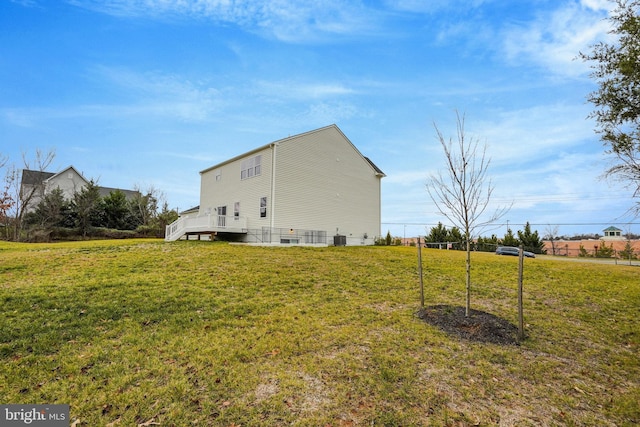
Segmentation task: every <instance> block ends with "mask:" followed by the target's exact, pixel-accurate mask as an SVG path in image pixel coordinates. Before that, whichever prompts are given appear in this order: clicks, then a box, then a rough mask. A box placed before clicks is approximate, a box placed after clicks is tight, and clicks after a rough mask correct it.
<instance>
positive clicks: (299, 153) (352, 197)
mask: <svg viewBox="0 0 640 427" xmlns="http://www.w3.org/2000/svg"><path fill="white" fill-rule="evenodd" d="M277 150H278V151H277V157H276V158H277V166H276V179H275V205H276V208H275V227H279V228H300V229H313V230H325V231H327V235H328V236H333V235H334V234H335V233H336V230H337V231H338V233H339V234H343V235H346V236H347V237H348V238H353V239H361V238H362V237H363V236H364V234H365V233H366V234H367V235H368V237H369V238H374V237H376V236H379V235H380V177H379V176H376V173H375V171H374V169H373V168H372V167H371V165H370V164H369V163H368V162H367V160H366V159H365V158H364V157H363V156H362V155H361V154H360V153H359V152H358V151H357V150H356V148H355V147H354V146H353V145H352V144H351V143H350V142H349V141H348V140H347V139H346V138H345V137H344V135H343V134H342V133H341V132H340V131H339V130H338V129H337V128H336V127H328V128H323V129H321V130H319V131H317V132H309V133H306V134H303V135H300V136H299V137H294V138H291V139H287V140H285V141H283V142H282V143H281V144H280V145H279V146H278V149H277Z"/></svg>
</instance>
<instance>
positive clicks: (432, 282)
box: [0, 240, 640, 426]
mask: <svg viewBox="0 0 640 427" xmlns="http://www.w3.org/2000/svg"><path fill="white" fill-rule="evenodd" d="M423 262H424V268H425V272H424V277H425V301H426V304H427V305H435V304H451V305H462V304H463V303H464V253H462V252H454V251H437V250H425V251H423ZM516 274H517V259H516V258H511V257H496V256H495V255H492V254H485V253H477V254H473V271H472V277H473V290H472V307H473V308H474V309H477V310H483V311H487V312H490V313H492V314H495V315H497V316H500V317H503V318H505V319H508V320H509V321H511V322H512V323H513V324H517V312H516V298H517V295H516V285H517V283H516V282H517V276H516ZM639 278H640V270H639V269H638V268H637V267H630V266H620V265H618V266H613V265H602V264H588V263H579V264H578V263H571V262H562V261H555V260H550V259H543V258H537V259H535V260H528V259H527V260H526V261H525V322H526V333H527V337H528V338H527V339H526V340H525V341H524V342H523V343H521V345H519V346H500V345H495V344H483V343H475V342H467V341H462V340H460V339H457V338H453V337H449V336H447V335H446V334H445V333H443V332H442V331H440V330H438V329H436V328H434V327H432V326H430V325H427V324H425V323H424V322H422V321H421V320H420V319H418V318H417V317H416V316H415V315H414V314H415V312H416V311H417V309H418V308H419V289H418V277H417V256H416V249H415V248H403V247H330V248H314V249H310V248H296V247H292V248H260V247H246V246H232V245H228V244H224V243H209V242H175V243H164V242H161V241H156V240H133V241H117V242H114V241H91V242H79V243H59V244H33V245H22V244H12V243H4V242H0V307H1V308H0V309H1V310H2V316H1V317H0V403H34V404H35V403H67V404H70V405H71V418H72V420H73V421H78V422H77V423H76V424H75V425H76V426H107V425H112V426H136V425H154V424H152V423H158V425H163V426H172V425H175V426H186V425H200V426H238V425H242V426H256V425H264V426H277V425H281V426H284V425H299V426H327V425H330V426H356V425H362V426H364V425H366V426H370V425H376V426H378V425H380V426H400V425H403V426H411V425H417V426H420V425H434V426H439V425H440V426H445V425H451V426H454V425H456V426H459V425H498V424H500V425H518V426H527V425H531V426H535V425H617V426H625V425H634V424H636V423H638V422H640V404H639V402H640V360H639V345H640V328H639V325H640V322H639V321H638V319H637V316H638V314H639V312H640V310H639V309H640V280H639Z"/></svg>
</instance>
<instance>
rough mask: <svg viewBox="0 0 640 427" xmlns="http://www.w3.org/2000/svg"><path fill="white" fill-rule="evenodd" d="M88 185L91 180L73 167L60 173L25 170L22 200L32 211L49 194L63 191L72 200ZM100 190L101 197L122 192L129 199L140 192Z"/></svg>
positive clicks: (104, 188)
mask: <svg viewBox="0 0 640 427" xmlns="http://www.w3.org/2000/svg"><path fill="white" fill-rule="evenodd" d="M87 184H89V180H88V179H87V178H85V177H84V176H83V175H82V174H81V173H80V172H78V171H77V170H76V168H74V167H73V166H69V167H67V168H65V169H63V170H62V171H60V172H44V171H34V170H29V169H23V171H22V178H21V181H20V192H21V194H22V196H21V197H22V200H27V201H28V202H29V203H28V205H27V206H26V211H32V210H34V209H35V208H36V206H38V203H40V201H41V200H42V199H43V198H44V197H45V196H46V195H47V194H49V193H50V192H51V191H53V190H55V189H60V190H62V194H63V196H64V198H65V199H67V200H72V199H73V195H74V193H76V192H79V191H81V190H82V189H83V188H84V187H85V186H86V185H87ZM98 190H99V191H100V196H101V197H105V196H108V195H109V193H110V192H112V191H115V190H120V191H122V192H123V193H124V195H125V196H126V197H127V199H130V198H132V197H134V196H135V195H138V194H139V192H138V191H135V190H123V189H119V188H111V187H98Z"/></svg>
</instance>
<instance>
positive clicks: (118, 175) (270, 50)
mask: <svg viewBox="0 0 640 427" xmlns="http://www.w3.org/2000/svg"><path fill="white" fill-rule="evenodd" d="M611 6H612V3H611V2H608V1H605V0H582V1H577V0H520V1H517V2H514V1H512V0H466V1H462V0H440V1H437V0H434V1H421V0H377V1H360V0H315V1H313V0H309V1H302V0H300V1H283V0H261V1H258V0H246V1H240V0H236V1H233V0H199V1H190V0H181V1H178V0H176V1H170V0H130V1H126V0H66V1H64V0H51V1H45V0H16V1H12V0H9V1H7V0H3V1H2V2H0V28H1V30H0V153H2V154H4V155H8V156H9V157H10V159H11V160H12V161H13V162H15V163H20V162H21V154H20V153H21V152H25V153H27V154H28V155H31V157H32V156H33V153H34V152H35V149H36V148H40V149H43V150H48V149H55V151H56V158H55V160H54V162H53V164H52V166H51V168H50V170H52V171H57V170H61V169H63V168H65V167H66V166H69V165H73V166H75V167H76V168H77V169H78V170H79V171H82V172H83V173H84V174H85V176H87V178H94V179H97V180H98V182H99V184H100V185H104V186H109V187H121V188H132V187H133V186H134V185H138V186H140V187H142V188H148V187H150V186H153V187H154V188H156V189H158V190H160V191H162V192H163V193H164V195H165V197H166V199H167V201H168V202H169V205H170V206H171V207H175V208H178V209H186V208H188V207H191V206H195V205H197V204H198V203H199V187H200V176H199V173H198V172H199V171H201V170H203V169H205V168H207V167H209V166H211V165H213V164H216V163H218V162H221V161H224V160H226V159H228V158H230V157H233V156H235V155H237V154H241V153H243V152H245V151H248V150H251V149H253V148H256V147H258V146H261V145H264V144H266V143H268V142H271V141H274V140H277V139H280V138H284V137H287V136H289V135H294V134H297V133H301V132H305V131H308V130H312V129H316V128H319V127H323V126H326V125H329V124H332V123H335V124H337V125H338V126H339V127H340V128H341V129H342V131H343V132H344V133H345V134H346V135H347V137H348V138H349V139H350V140H351V141H352V142H353V143H354V144H355V145H356V146H357V147H358V148H359V149H360V151H362V153H363V154H364V155H365V156H368V157H370V158H371V159H372V160H373V161H374V162H375V163H376V164H377V165H378V166H379V167H380V168H381V169H382V170H383V171H384V172H385V173H386V175H387V177H386V178H384V179H383V184H382V220H383V225H382V234H386V231H387V230H390V231H391V232H392V234H394V235H398V236H402V235H406V236H414V235H417V234H424V233H425V226H426V227H427V229H428V228H430V226H431V225H434V224H436V223H437V222H438V221H442V222H443V223H444V224H446V225H448V221H447V220H446V218H444V217H442V216H440V215H439V214H438V213H437V209H436V207H435V206H434V204H433V202H432V201H431V199H430V198H429V196H428V193H427V191H426V187H425V183H426V182H427V179H428V177H429V176H430V174H433V173H435V172H437V171H438V170H443V168H444V163H443V155H442V150H441V147H440V145H439V143H438V141H437V139H436V134H435V131H434V123H435V124H437V126H438V127H439V129H440V130H441V131H442V132H443V133H444V134H445V135H447V136H449V135H450V136H454V135H455V134H454V132H455V117H456V115H455V114H456V113H455V112H456V110H457V111H459V112H461V113H464V114H465V115H466V132H467V135H468V136H469V137H474V138H478V139H479V140H480V141H481V142H482V143H486V145H487V155H488V157H490V158H491V165H490V169H489V172H488V174H489V176H490V177H491V178H492V180H493V183H494V185H495V192H494V196H493V202H492V207H491V209H493V208H495V207H498V206H505V205H511V204H513V205H512V208H511V210H510V211H509V213H508V214H507V215H506V216H505V217H504V218H503V220H502V221H501V223H502V224H504V225H503V226H499V227H498V228H496V229H495V230H493V231H487V232H486V233H485V234H487V235H488V234H490V233H491V232H494V233H496V234H498V235H499V236H502V235H503V234H504V233H505V231H506V221H507V220H508V221H509V224H510V225H511V228H512V229H514V230H518V229H521V228H522V224H524V223H525V222H526V221H529V222H530V223H532V224H534V226H533V228H534V229H537V230H538V231H539V232H540V233H541V234H542V233H543V232H544V230H545V229H547V228H549V224H551V225H556V224H557V225H559V232H560V234H568V235H571V234H575V233H582V232H593V233H596V232H601V230H602V229H604V228H605V227H606V226H607V225H610V224H615V225H618V226H619V227H620V228H622V229H623V230H625V231H631V232H634V233H638V232H640V226H638V225H636V224H631V225H626V224H627V223H629V222H634V221H633V218H631V217H629V215H627V214H626V213H627V211H628V209H629V208H630V207H632V206H633V204H634V201H633V199H632V198H631V195H632V191H631V190H629V189H625V188H624V187H623V186H622V185H621V184H620V183H617V182H610V181H605V180H602V179H601V178H600V177H601V175H602V173H603V171H604V170H605V169H606V168H607V166H608V165H609V159H608V158H607V157H606V156H605V154H604V147H603V146H602V144H601V142H600V141H599V140H598V137H597V135H596V134H595V133H594V131H593V128H594V123H593V121H592V120H589V119H587V116H588V114H589V112H590V111H591V109H592V107H591V105H589V104H587V103H586V100H585V99H586V95H587V94H588V93H589V92H591V91H593V90H594V89H596V86H595V84H594V82H593V81H592V80H591V79H590V78H589V67H588V64H585V63H583V62H582V61H580V60H578V59H576V57H577V56H578V53H579V52H580V51H588V49H589V46H590V45H592V44H594V43H595V42H597V41H601V40H606V39H607V37H608V35H607V30H608V23H607V21H606V20H605V18H606V17H607V16H608V10H609V9H610V8H611Z"/></svg>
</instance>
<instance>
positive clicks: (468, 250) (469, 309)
mask: <svg viewBox="0 0 640 427" xmlns="http://www.w3.org/2000/svg"><path fill="white" fill-rule="evenodd" d="M469 240H470V239H469V236H467V306H466V307H465V311H464V315H465V316H466V317H469V314H470V312H471V242H470V241H469Z"/></svg>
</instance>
